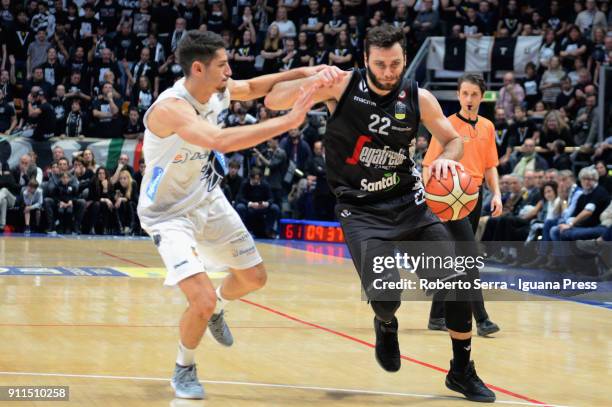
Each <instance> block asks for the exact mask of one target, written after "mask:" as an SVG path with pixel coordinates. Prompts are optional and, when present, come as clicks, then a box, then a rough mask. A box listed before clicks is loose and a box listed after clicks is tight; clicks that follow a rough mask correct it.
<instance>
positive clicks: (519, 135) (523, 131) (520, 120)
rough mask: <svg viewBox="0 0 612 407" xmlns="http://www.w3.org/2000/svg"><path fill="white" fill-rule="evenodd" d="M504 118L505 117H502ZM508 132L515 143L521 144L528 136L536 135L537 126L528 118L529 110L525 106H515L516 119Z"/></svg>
mask: <svg viewBox="0 0 612 407" xmlns="http://www.w3.org/2000/svg"><path fill="white" fill-rule="evenodd" d="M502 120H504V119H503V118H502ZM496 128H497V127H496ZM502 128H503V127H502ZM508 133H509V134H508V137H509V139H510V140H511V141H512V144H513V145H521V144H523V143H524V142H525V140H527V139H528V138H533V137H534V136H535V133H536V126H535V124H534V123H533V121H531V120H528V118H527V112H526V111H525V108H524V107H523V106H516V107H515V108H514V120H513V121H512V124H511V125H510V126H509V127H508Z"/></svg>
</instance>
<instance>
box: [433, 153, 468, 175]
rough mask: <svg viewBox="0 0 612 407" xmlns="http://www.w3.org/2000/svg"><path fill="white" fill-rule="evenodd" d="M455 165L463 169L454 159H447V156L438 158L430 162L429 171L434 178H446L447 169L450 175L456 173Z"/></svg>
mask: <svg viewBox="0 0 612 407" xmlns="http://www.w3.org/2000/svg"><path fill="white" fill-rule="evenodd" d="M457 167H459V168H461V170H463V169H464V168H463V165H462V164H461V163H460V162H458V161H454V160H449V159H447V158H438V159H437V160H435V161H434V162H432V163H431V173H432V174H433V175H434V177H436V179H440V177H442V178H443V179H446V178H447V177H448V171H449V170H450V172H451V174H452V175H457Z"/></svg>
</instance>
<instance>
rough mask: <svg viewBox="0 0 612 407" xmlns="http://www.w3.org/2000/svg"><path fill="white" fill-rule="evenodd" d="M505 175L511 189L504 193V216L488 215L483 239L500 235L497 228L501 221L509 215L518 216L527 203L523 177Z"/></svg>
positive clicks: (492, 238)
mask: <svg viewBox="0 0 612 407" xmlns="http://www.w3.org/2000/svg"><path fill="white" fill-rule="evenodd" d="M504 177H505V178H506V180H507V181H506V182H508V183H509V189H510V191H509V192H508V193H506V194H504V195H502V203H503V205H502V216H499V217H497V218H493V217H487V219H486V225H485V229H484V232H483V233H482V240H483V241H493V240H495V239H494V238H495V236H498V234H499V231H498V230H497V228H498V226H499V225H500V223H501V222H504V221H503V220H502V219H504V218H507V217H509V216H514V217H516V216H518V215H519V213H520V211H521V209H522V208H523V206H524V205H525V200H524V199H523V193H524V191H523V185H522V177H520V176H518V175H505V176H504ZM483 207H484V205H483Z"/></svg>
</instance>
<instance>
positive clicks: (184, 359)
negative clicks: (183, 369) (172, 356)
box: [176, 340, 195, 366]
mask: <svg viewBox="0 0 612 407" xmlns="http://www.w3.org/2000/svg"><path fill="white" fill-rule="evenodd" d="M194 363H195V349H188V348H186V347H185V345H183V344H182V343H181V341H180V340H179V346H178V355H177V356H176V364H177V365H181V366H191V365H193V364H194Z"/></svg>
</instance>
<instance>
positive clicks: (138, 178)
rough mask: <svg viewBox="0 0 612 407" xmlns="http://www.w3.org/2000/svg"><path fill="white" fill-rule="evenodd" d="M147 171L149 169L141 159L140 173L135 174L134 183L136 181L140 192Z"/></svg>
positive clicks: (139, 162) (139, 164)
mask: <svg viewBox="0 0 612 407" xmlns="http://www.w3.org/2000/svg"><path fill="white" fill-rule="evenodd" d="M146 169H147V165H146V163H145V160H144V158H142V157H141V158H140V160H138V171H136V172H135V173H134V181H136V187H137V190H138V191H140V185H141V184H142V177H143V175H144V172H145V170H146Z"/></svg>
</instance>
